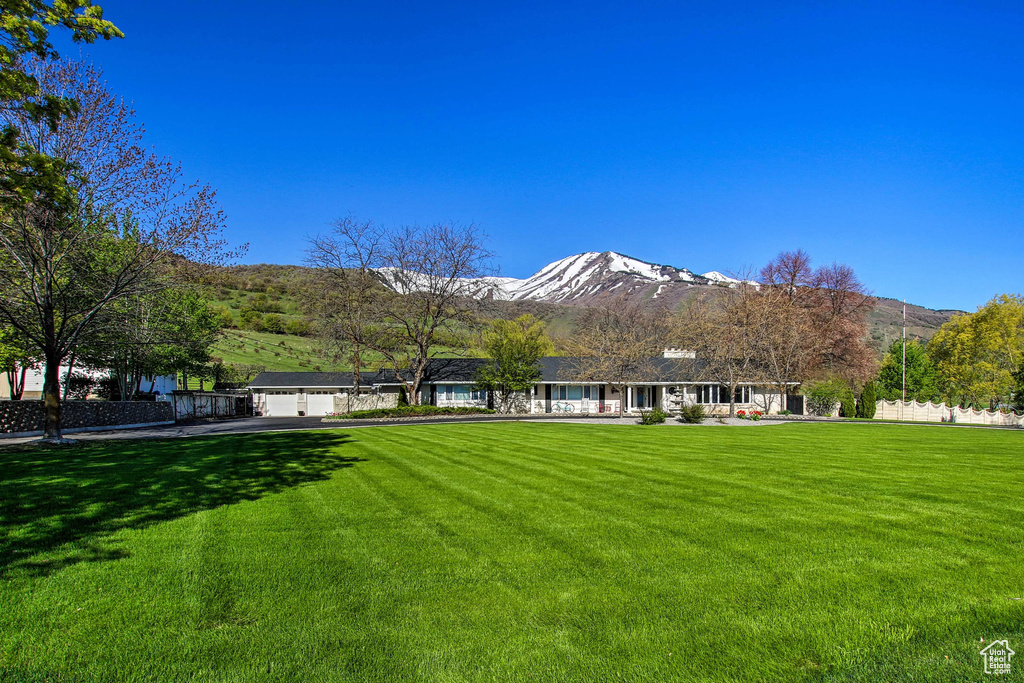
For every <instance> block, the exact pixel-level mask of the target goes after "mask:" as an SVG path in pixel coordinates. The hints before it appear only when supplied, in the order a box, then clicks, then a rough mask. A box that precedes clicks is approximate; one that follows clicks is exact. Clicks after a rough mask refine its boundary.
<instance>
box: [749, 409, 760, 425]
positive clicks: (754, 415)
mask: <svg viewBox="0 0 1024 683" xmlns="http://www.w3.org/2000/svg"><path fill="white" fill-rule="evenodd" d="M747 417H748V418H749V419H751V420H754V421H755V422H756V421H757V420H760V419H761V411H760V410H751V411H750V414H749V415H748V416H747Z"/></svg>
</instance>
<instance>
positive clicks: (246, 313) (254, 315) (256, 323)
mask: <svg viewBox="0 0 1024 683" xmlns="http://www.w3.org/2000/svg"><path fill="white" fill-rule="evenodd" d="M239 319H240V320H241V321H242V327H244V328H245V329H247V330H252V331H253V332H260V331H262V330H263V315H262V314H261V313H260V312H259V311H255V310H253V309H251V308H248V307H243V308H242V310H241V311H240V312H239Z"/></svg>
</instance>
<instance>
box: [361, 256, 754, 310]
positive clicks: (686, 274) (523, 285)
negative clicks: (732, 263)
mask: <svg viewBox="0 0 1024 683" xmlns="http://www.w3.org/2000/svg"><path fill="white" fill-rule="evenodd" d="M379 274H380V276H381V279H382V281H383V282H384V283H385V284H387V285H388V286H390V287H391V288H392V289H395V290H396V291H409V290H410V289H416V288H417V286H420V285H421V282H423V281H424V278H423V276H419V275H415V274H408V273H394V272H387V271H380V272H379ZM738 282H739V280H737V279H735V278H731V277H728V276H727V275H723V274H722V273H720V272H718V271H711V272H709V273H705V274H704V275H697V274H695V273H693V272H692V271H689V270H687V269H686V268H675V267H673V266H665V265H659V264H655V263H648V262H646V261H641V260H639V259H635V258H632V257H630V256H625V255H623V254H619V253H617V252H614V251H606V252H596V251H588V252H584V253H582V254H575V255H573V256H567V257H566V258H563V259H560V260H558V261H555V262H554V263H549V264H548V265H546V266H544V267H543V268H541V269H540V270H539V271H537V272H536V273H535V274H533V275H531V276H530V277H528V278H513V277H482V278H475V279H472V280H464V281H463V284H465V285H466V290H467V293H468V294H469V295H471V296H476V297H480V298H485V297H494V298H495V299H500V300H506V301H548V302H552V303H573V304H582V305H587V304H590V303H592V302H596V301H599V300H601V299H603V298H607V297H608V296H610V295H611V294H612V292H614V293H615V296H618V295H620V294H622V293H623V292H625V293H626V294H627V295H629V296H634V295H636V296H652V297H653V298H662V297H665V296H670V297H671V298H673V299H674V300H678V297H679V296H683V295H684V294H683V293H684V292H685V291H686V290H687V288H690V287H694V286H709V285H726V286H734V285H735V284H736V283H738ZM655 285H657V291H654V292H652V291H651V290H652V289H654V286H655Z"/></svg>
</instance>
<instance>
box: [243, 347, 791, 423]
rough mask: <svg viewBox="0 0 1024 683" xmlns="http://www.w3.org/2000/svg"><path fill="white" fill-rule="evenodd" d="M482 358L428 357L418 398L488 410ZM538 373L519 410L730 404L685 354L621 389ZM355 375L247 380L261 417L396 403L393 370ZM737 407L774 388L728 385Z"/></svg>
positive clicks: (547, 361) (544, 364) (721, 409)
mask: <svg viewBox="0 0 1024 683" xmlns="http://www.w3.org/2000/svg"><path fill="white" fill-rule="evenodd" d="M487 362H488V361H487V360H486V359H481V358H434V359H431V361H430V362H429V364H428V366H427V369H426V372H425V373H424V377H423V382H422V384H421V386H420V402H421V403H423V404H429V405H436V406H443V407H458V406H474V407H481V408H488V407H491V408H493V407H494V405H495V397H494V395H493V394H492V393H491V392H487V391H484V390H482V389H480V388H479V387H477V386H476V385H475V378H476V374H477V372H478V370H479V369H480V367H481V366H482V365H483V364H484V363H487ZM539 365H540V370H541V376H540V379H539V380H538V381H537V383H536V384H534V385H533V387H531V389H530V390H529V391H527V392H521V394H520V395H519V396H518V397H517V399H518V400H517V405H518V411H519V412H526V413H531V414H540V413H566V414H577V415H598V414H612V413H615V414H617V413H618V412H619V406H620V404H621V406H622V408H623V412H625V413H632V414H635V413H638V412H639V411H642V410H649V409H651V408H661V409H663V410H666V411H669V412H672V411H677V410H679V409H681V408H682V407H683V406H685V405H690V404H702V405H704V406H706V408H707V411H708V413H709V414H721V413H725V412H728V410H729V389H728V388H727V387H722V386H720V385H719V384H718V383H715V382H707V381H700V380H698V379H696V378H697V377H699V376H701V372H700V370H701V368H700V365H699V361H697V360H696V359H694V358H692V357H677V356H670V357H660V358H652V359H650V361H649V362H647V363H645V364H644V365H645V368H644V369H643V370H642V371H641V372H639V373H638V375H637V377H636V378H635V379H633V380H631V381H630V382H629V383H628V384H627V386H626V387H625V390H624V392H623V391H620V388H619V387H618V386H616V385H614V384H612V383H610V382H607V381H600V380H591V381H583V380H581V379H579V372H578V370H577V368H576V364H575V363H574V361H573V359H571V358H564V357H546V358H542V359H541V360H540V363H539ZM354 386H355V383H354V378H353V375H352V373H347V372H262V373H260V374H259V375H257V376H256V378H255V379H253V381H252V382H250V384H249V389H250V391H252V393H253V405H254V407H255V410H256V412H257V413H258V414H262V415H264V416H268V417H279V416H295V415H328V414H331V413H335V412H344V411H345V410H347V409H356V408H360V407H374V406H382V407H388V406H393V405H396V404H397V401H398V394H399V391H400V389H401V386H402V384H401V382H400V381H399V380H398V378H397V377H396V375H395V373H394V371H393V370H386V369H385V370H380V371H378V372H375V373H374V372H364V373H362V375H361V378H360V390H359V393H358V396H357V395H356V394H355V392H354ZM735 403H736V406H737V407H738V408H739V409H745V410H760V411H762V412H764V413H775V412H778V411H779V410H780V409H781V405H782V404H781V401H780V396H779V393H778V391H777V390H774V389H770V388H765V387H761V386H757V385H756V384H754V383H747V382H745V383H741V384H740V385H739V386H738V387H737V388H736V391H735Z"/></svg>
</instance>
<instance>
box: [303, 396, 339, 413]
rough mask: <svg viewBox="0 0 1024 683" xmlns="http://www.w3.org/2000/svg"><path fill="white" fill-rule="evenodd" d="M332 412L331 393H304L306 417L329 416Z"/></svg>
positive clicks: (332, 401) (332, 397)
mask: <svg viewBox="0 0 1024 683" xmlns="http://www.w3.org/2000/svg"><path fill="white" fill-rule="evenodd" d="M333 412H334V392H333V391H329V392H328V391H324V392H319V391H310V392H307V393H306V415H329V414H331V413H333Z"/></svg>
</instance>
